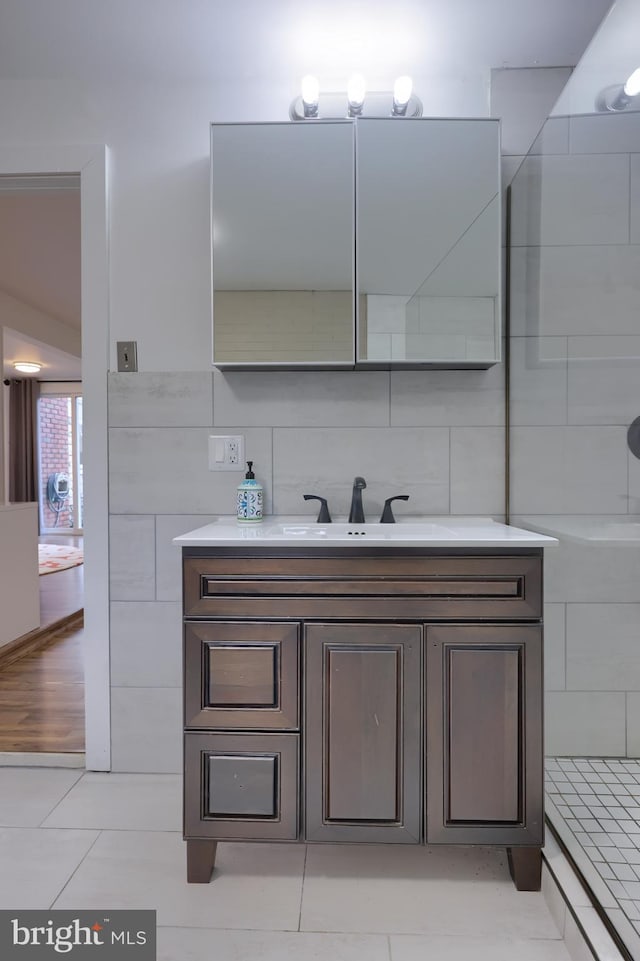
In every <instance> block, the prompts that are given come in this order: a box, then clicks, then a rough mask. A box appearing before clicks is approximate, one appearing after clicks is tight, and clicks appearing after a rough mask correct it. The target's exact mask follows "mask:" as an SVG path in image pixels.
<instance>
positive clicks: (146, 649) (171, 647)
mask: <svg viewBox="0 0 640 961" xmlns="http://www.w3.org/2000/svg"><path fill="white" fill-rule="evenodd" d="M175 550H176V553H178V554H179V551H178V550H177V548H175ZM181 635H182V605H181V604H180V603H179V602H177V601H171V602H164V601H126V602H125V601H113V602H112V604H111V683H112V684H113V685H114V686H115V687H180V685H181V683H182V655H181V645H180V643H179V638H180V637H181Z"/></svg>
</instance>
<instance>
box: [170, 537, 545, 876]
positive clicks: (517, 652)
mask: <svg viewBox="0 0 640 961" xmlns="http://www.w3.org/2000/svg"><path fill="white" fill-rule="evenodd" d="M183 568H184V680H185V684H184V723H185V745H184V757H185V779H184V834H185V839H186V841H187V865H188V879H189V880H190V881H202V882H206V881H208V880H209V879H210V877H211V872H212V870H213V864H214V859H215V846H216V843H217V841H219V840H232V839H236V840H237V839H241V840H249V839H253V840H264V841H274V840H280V841H296V840H306V841H309V842H321V841H330V842H340V841H347V842H392V843H403V844H416V843H421V842H424V843H427V844H440V843H444V844H496V845H502V846H505V847H507V850H508V856H509V865H510V868H511V872H512V876H513V878H514V881H515V883H516V886H517V887H518V888H519V889H520V890H537V889H538V888H539V886H540V870H541V854H540V848H541V845H542V842H543V793H542V792H543V757H542V755H543V743H542V694H543V692H542V587H541V584H542V552H541V551H540V550H528V551H526V552H525V551H517V550H513V551H510V552H502V553H500V554H497V553H496V552H495V551H475V552H473V553H471V552H467V553H463V552H455V553H454V552H451V551H435V550H432V551H426V550H423V549H419V548H413V549H412V548H407V549H402V550H400V549H389V548H380V549H375V548H372V549H365V548H361V547H358V548H353V549H343V550H342V551H340V550H332V549H330V548H326V547H322V548H319V549H315V548H314V549H313V550H309V551H307V552H305V551H303V550H297V549H293V548H291V549H279V550H276V549H273V548H258V549H256V550H252V551H247V550H244V549H241V548H201V547H198V548H196V547H189V548H183Z"/></svg>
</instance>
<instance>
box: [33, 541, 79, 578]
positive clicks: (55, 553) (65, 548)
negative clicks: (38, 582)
mask: <svg viewBox="0 0 640 961" xmlns="http://www.w3.org/2000/svg"><path fill="white" fill-rule="evenodd" d="M83 562H84V553H83V551H82V548H81V547H70V546H69V545H67V544H38V574H53V573H54V571H64V570H66V568H67V567H77V566H78V564H82V563H83Z"/></svg>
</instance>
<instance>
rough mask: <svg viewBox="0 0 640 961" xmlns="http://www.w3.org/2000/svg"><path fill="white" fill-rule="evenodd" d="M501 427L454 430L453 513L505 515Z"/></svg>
mask: <svg viewBox="0 0 640 961" xmlns="http://www.w3.org/2000/svg"><path fill="white" fill-rule="evenodd" d="M504 443H505V434H504V430H503V429H502V428H501V427H454V428H452V430H451V503H450V513H451V514H490V515H495V516H500V515H502V514H504V466H503V462H502V461H503V457H504Z"/></svg>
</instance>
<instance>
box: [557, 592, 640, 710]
mask: <svg viewBox="0 0 640 961" xmlns="http://www.w3.org/2000/svg"><path fill="white" fill-rule="evenodd" d="M639 638H640V603H638V604H611V603H609V604H568V605H567V689H568V690H577V691H629V690H640V651H639V643H638V642H639Z"/></svg>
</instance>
